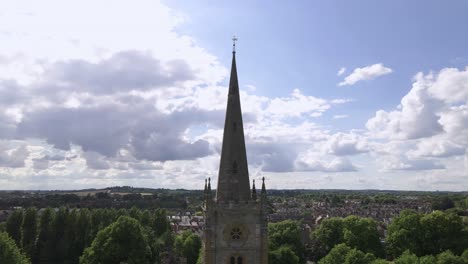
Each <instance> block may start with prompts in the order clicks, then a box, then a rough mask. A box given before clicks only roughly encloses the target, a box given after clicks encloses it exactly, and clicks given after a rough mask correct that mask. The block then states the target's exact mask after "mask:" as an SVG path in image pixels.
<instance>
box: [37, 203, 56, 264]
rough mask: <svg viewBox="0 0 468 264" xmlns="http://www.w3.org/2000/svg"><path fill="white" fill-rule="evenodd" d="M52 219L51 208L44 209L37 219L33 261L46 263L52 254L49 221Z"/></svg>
mask: <svg viewBox="0 0 468 264" xmlns="http://www.w3.org/2000/svg"><path fill="white" fill-rule="evenodd" d="M53 220H54V211H53V210H52V209H51V208H47V209H45V210H44V211H43V212H42V214H41V217H40V219H39V231H38V237H37V240H36V250H35V253H34V256H33V263H38V264H48V263H50V260H51V259H52V255H53V254H54V246H53V245H52V239H53V233H52V229H51V223H52V221H53Z"/></svg>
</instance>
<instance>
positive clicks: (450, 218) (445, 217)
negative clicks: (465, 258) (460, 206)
mask: <svg viewBox="0 0 468 264" xmlns="http://www.w3.org/2000/svg"><path fill="white" fill-rule="evenodd" d="M420 222H421V226H422V229H423V237H422V241H423V243H422V245H423V255H435V254H438V253H440V252H442V251H445V250H453V251H454V252H456V253H457V254H460V253H462V251H463V250H464V249H465V248H466V247H467V246H468V244H467V238H468V233H467V232H466V231H463V222H462V219H461V217H459V216H457V215H455V214H450V213H443V212H441V211H435V212H433V213H431V214H426V215H424V216H423V217H422V218H421V220H420Z"/></svg>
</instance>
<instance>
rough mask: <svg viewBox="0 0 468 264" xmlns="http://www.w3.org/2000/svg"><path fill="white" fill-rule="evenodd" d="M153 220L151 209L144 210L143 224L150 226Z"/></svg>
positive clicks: (142, 215) (141, 221)
mask: <svg viewBox="0 0 468 264" xmlns="http://www.w3.org/2000/svg"><path fill="white" fill-rule="evenodd" d="M151 221H152V219H151V213H150V211H148V210H144V211H143V213H142V214H141V218H140V223H141V224H142V225H143V226H149V225H151Z"/></svg>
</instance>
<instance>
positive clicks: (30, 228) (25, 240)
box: [21, 208, 37, 258]
mask: <svg viewBox="0 0 468 264" xmlns="http://www.w3.org/2000/svg"><path fill="white" fill-rule="evenodd" d="M36 235H37V211H36V209H35V208H28V209H27V210H26V212H25V214H24V218H23V223H22V228H21V247H22V248H23V251H24V252H25V253H26V255H27V256H28V257H29V258H31V257H32V256H33V254H34V250H35V246H36Z"/></svg>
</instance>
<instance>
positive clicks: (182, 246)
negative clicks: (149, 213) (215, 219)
mask: <svg viewBox="0 0 468 264" xmlns="http://www.w3.org/2000/svg"><path fill="white" fill-rule="evenodd" d="M201 246H202V244H201V239H200V237H198V236H197V235H195V234H193V233H192V232H191V231H185V232H183V233H182V234H180V235H178V236H177V237H176V239H175V241H174V249H175V252H176V254H177V256H179V257H184V258H186V259H187V264H195V263H197V259H198V255H199V253H200V249H201Z"/></svg>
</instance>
